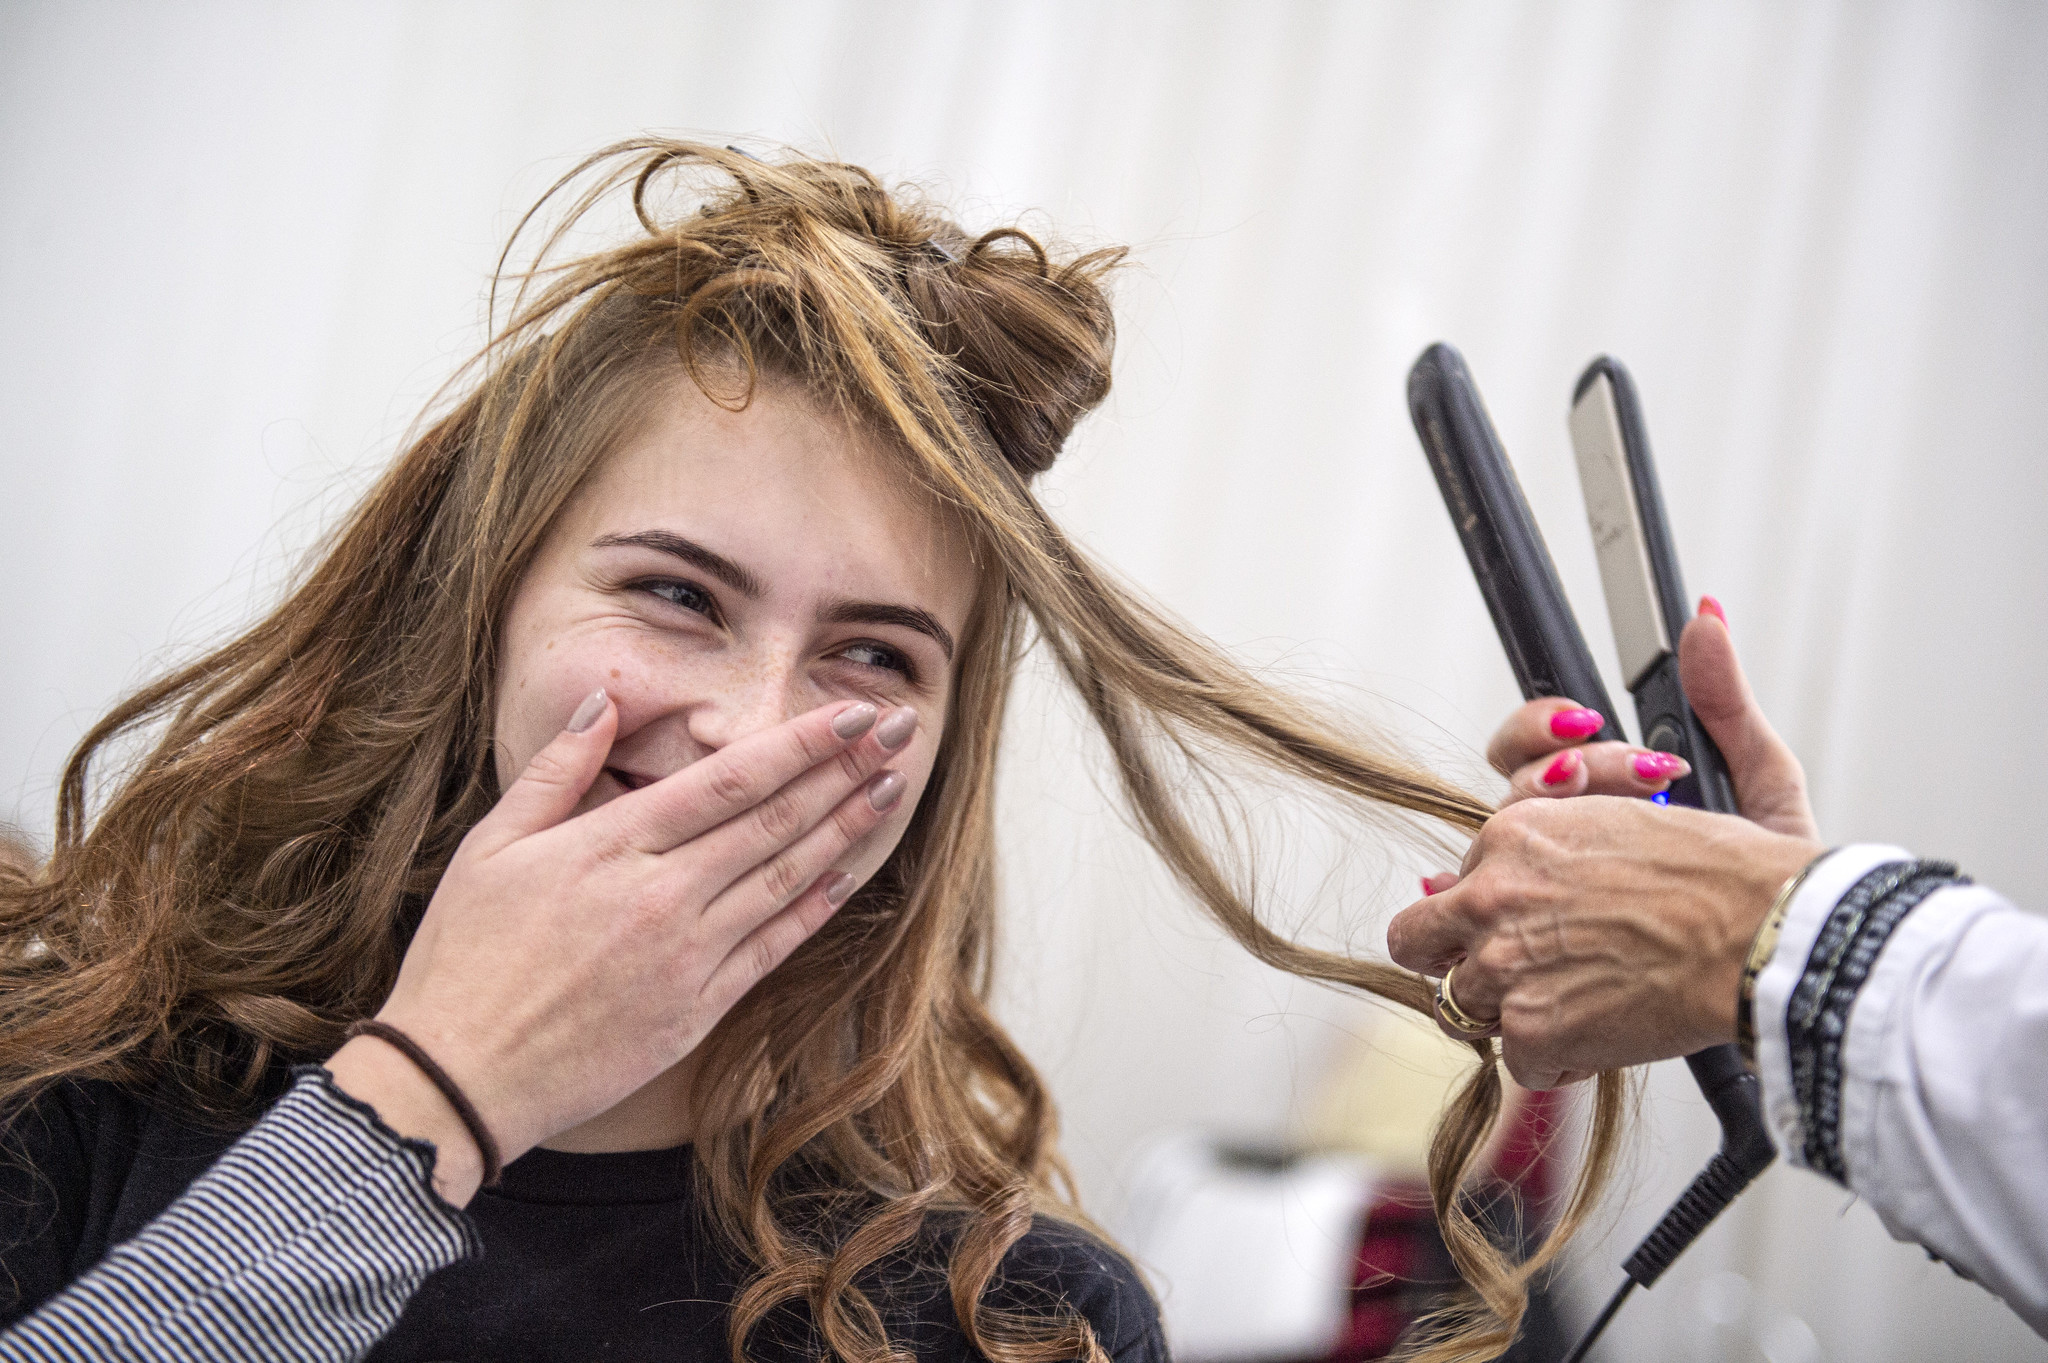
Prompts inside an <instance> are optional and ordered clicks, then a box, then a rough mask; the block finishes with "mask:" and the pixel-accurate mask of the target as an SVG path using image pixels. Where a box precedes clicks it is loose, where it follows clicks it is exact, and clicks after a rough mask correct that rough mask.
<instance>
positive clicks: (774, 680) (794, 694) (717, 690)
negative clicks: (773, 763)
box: [689, 659, 805, 751]
mask: <svg viewBox="0 0 2048 1363" xmlns="http://www.w3.org/2000/svg"><path fill="white" fill-rule="evenodd" d="M801 683H802V678H801V676H800V675H799V671H798V668H797V666H796V663H795V660H794V659H790V660H783V659H758V660H752V661H750V662H749V663H748V664H746V665H743V666H741V667H737V668H735V669H734V670H733V672H732V673H731V674H729V675H726V676H724V677H720V678H717V679H715V680H714V681H713V682H712V684H711V685H710V686H708V687H706V689H705V692H704V693H703V694H702V695H701V696H699V697H698V698H697V700H696V702H695V703H694V704H692V705H691V706H690V707H689V730H690V737H691V738H692V739H694V740H696V742H697V743H698V744H700V745H701V746H702V747H703V748H704V749H705V750H706V751H715V750H717V749H719V748H722V747H724V746H725V745H726V744H728V743H730V742H732V741H733V740H735V739H740V738H745V737H746V736H747V735H748V734H752V733H759V732H760V731H761V730H763V729H770V728H773V727H774V726H776V725H777V724H780V723H782V721H784V720H785V719H789V718H791V717H792V716H794V715H796V714H798V713H800V712H801V711H802V710H803V709H804V708H805V707H804V705H803V703H802V698H801V697H800V696H799V694H798V692H799V690H800V688H801Z"/></svg>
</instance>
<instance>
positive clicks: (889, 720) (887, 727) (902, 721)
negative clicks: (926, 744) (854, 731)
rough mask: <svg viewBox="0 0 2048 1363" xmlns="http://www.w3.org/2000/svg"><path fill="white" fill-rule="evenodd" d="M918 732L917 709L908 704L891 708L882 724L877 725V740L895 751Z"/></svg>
mask: <svg viewBox="0 0 2048 1363" xmlns="http://www.w3.org/2000/svg"><path fill="white" fill-rule="evenodd" d="M916 732H917V711H915V710H913V709H911V708H910V707H909V706H908V705H905V706H902V707H900V708H898V709H895V710H891V711H890V712H889V713H888V714H887V715H886V716H884V717H883V720H882V722H881V723H880V724H877V725H876V726H875V742H877V743H879V744H881V745H882V746H883V747H885V748H887V749H888V750H889V751H890V752H895V751H896V750H897V749H898V748H900V747H902V746H903V745H904V744H905V743H908V742H909V741H910V736H911V735H912V734H914V733H916Z"/></svg>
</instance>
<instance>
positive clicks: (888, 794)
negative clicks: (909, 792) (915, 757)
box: [868, 771, 909, 814]
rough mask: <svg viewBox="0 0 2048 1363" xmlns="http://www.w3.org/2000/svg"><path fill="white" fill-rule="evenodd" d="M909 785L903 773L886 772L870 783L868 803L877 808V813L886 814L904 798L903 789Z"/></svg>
mask: <svg viewBox="0 0 2048 1363" xmlns="http://www.w3.org/2000/svg"><path fill="white" fill-rule="evenodd" d="M908 784H909V782H907V781H905V780H904V779H903V773H902V772H900V771H885V772H883V773H882V774H881V775H880V776H877V777H876V778H875V779H874V780H872V781H870V782H868V803H869V804H871V805H873V806H874V807H875V812H876V813H878V814H886V813H888V812H889V811H890V810H892V809H894V808H895V807H896V802H897V801H898V800H900V799H902V798H903V787H904V786H906V785H908Z"/></svg>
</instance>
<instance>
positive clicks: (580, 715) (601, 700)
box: [568, 686, 611, 734]
mask: <svg viewBox="0 0 2048 1363" xmlns="http://www.w3.org/2000/svg"><path fill="white" fill-rule="evenodd" d="M610 700H611V697H609V696H607V695H606V694H605V693H604V688H603V687H602V686H600V687H598V688H597V690H595V691H592V692H591V693H590V694H589V695H587V696H585V697H584V698H583V703H582V704H581V705H579V706H577V707H576V713H575V714H573V715H571V716H569V723H568V729H569V732H570V733H572V734H580V733H582V732H583V731H584V730H585V729H588V728H589V727H590V726H591V725H593V724H595V723H597V717H598V716H599V715H601V714H603V713H604V707H605V705H606V704H607V703H608V702H609V701H610Z"/></svg>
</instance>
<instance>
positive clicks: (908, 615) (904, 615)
mask: <svg viewBox="0 0 2048 1363" xmlns="http://www.w3.org/2000/svg"><path fill="white" fill-rule="evenodd" d="M820 618H821V619H823V620H824V621H826V622H827V623H829V624H834V625H901V626H902V627H903V628H905V629H914V630H916V631H917V632H918V633H919V634H926V635H930V636H931V638H932V640H933V641H934V642H936V643H937V644H938V646H939V647H940V649H942V650H943V651H944V652H945V655H946V661H948V662H951V661H952V660H953V635H952V632H951V631H950V630H948V629H947V628H946V627H945V626H944V625H942V624H940V623H939V622H938V620H937V619H936V618H935V617H934V616H933V615H932V613H931V612H930V611H926V610H919V609H918V608H917V607H916V606H892V605H890V604H889V603H888V602H886V601H835V602H834V603H832V605H830V606H828V607H826V608H825V612H824V614H823V615H822V616H821V617H820Z"/></svg>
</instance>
